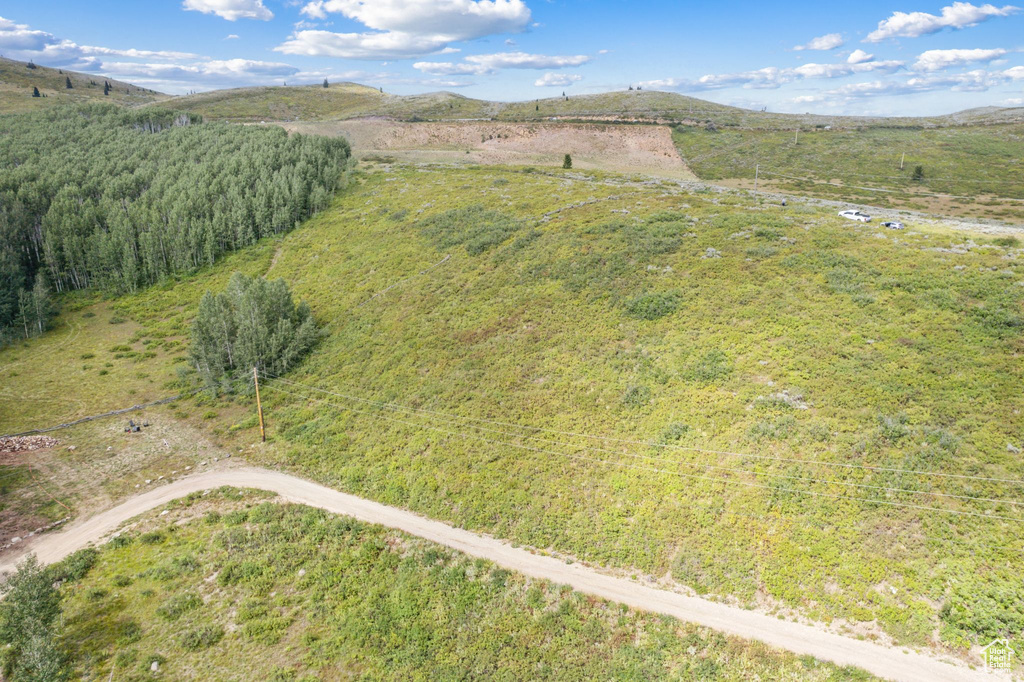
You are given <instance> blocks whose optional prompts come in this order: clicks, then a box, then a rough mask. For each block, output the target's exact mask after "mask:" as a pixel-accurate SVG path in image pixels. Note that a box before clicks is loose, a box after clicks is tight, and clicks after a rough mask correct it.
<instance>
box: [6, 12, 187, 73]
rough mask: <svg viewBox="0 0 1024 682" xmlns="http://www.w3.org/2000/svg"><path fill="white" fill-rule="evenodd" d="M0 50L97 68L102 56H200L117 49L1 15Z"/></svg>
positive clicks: (41, 60) (43, 61) (45, 61)
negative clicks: (81, 43)
mask: <svg viewBox="0 0 1024 682" xmlns="http://www.w3.org/2000/svg"><path fill="white" fill-rule="evenodd" d="M0 51H2V52H3V53H4V55H6V56H7V57H11V58H13V59H20V60H23V61H29V60H32V61H37V62H39V63H41V64H46V65H51V66H64V67H68V68H73V69H78V70H83V71H95V70H98V69H99V68H100V66H101V64H102V61H101V60H100V59H99V58H100V57H129V58H137V59H155V60H161V61H163V60H182V59H198V58H199V55H197V54H192V53H191V52H176V51H172V50H137V49H127V50H122V49H114V48H110V47H99V46H95V45H79V44H78V43H75V42H74V41H71V40H67V39H64V38H58V37H57V36H55V35H53V34H52V33H48V32H46V31H37V30H34V29H32V28H30V27H29V26H28V25H26V24H18V23H16V22H14V21H12V20H10V19H5V18H3V17H0Z"/></svg>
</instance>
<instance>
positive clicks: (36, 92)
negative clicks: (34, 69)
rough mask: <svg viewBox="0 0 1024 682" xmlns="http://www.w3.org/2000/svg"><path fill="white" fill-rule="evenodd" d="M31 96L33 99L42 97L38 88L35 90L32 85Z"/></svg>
mask: <svg viewBox="0 0 1024 682" xmlns="http://www.w3.org/2000/svg"><path fill="white" fill-rule="evenodd" d="M32 96H33V97H41V96H42V95H40V94H39V88H37V87H36V86H34V85H33V86H32Z"/></svg>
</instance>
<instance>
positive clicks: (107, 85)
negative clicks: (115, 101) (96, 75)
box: [103, 81, 110, 97]
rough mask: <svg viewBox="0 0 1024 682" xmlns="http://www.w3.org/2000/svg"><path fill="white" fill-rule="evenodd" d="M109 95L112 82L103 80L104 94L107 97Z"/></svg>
mask: <svg viewBox="0 0 1024 682" xmlns="http://www.w3.org/2000/svg"><path fill="white" fill-rule="evenodd" d="M108 95H110V83H108V82H107V81H103V96H104V97H106V96H108Z"/></svg>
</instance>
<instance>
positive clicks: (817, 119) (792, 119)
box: [172, 83, 1024, 129]
mask: <svg viewBox="0 0 1024 682" xmlns="http://www.w3.org/2000/svg"><path fill="white" fill-rule="evenodd" d="M172 106H173V107H175V108H179V109H184V110H187V111H191V112H194V113H198V114H202V115H203V116H206V117H208V118H214V119H223V120H230V121H329V120H343V119H351V118H366V117H385V118H392V119H397V120H407V121H409V120H412V121H416V120H422V121H452V120H467V119H470V120H472V119H486V120H499V121H542V120H551V119H557V120H614V121H662V122H690V123H707V122H713V123H714V124H715V125H716V126H729V127H741V128H762V129H793V128H796V127H819V128H823V127H826V126H832V127H837V128H854V127H878V126H882V127H945V126H950V125H965V124H990V123H1011V122H1019V121H1024V108H1015V109H1001V108H998V107H985V108H980V109H971V110H968V111H963V112H959V113H955V114H949V115H946V116H931V117H901V118H882V117H868V116H822V115H815V114H776V113H767V112H759V111H751V110H748V109H741V108H738V107H730V106H726V105H723V104H716V103H714V102H709V101H707V100H702V99H697V98H695V97H687V96H685V95H680V94H677V93H674V92H661V91H657V90H626V91H617V92H606V93H601V94H596V95H578V96H569V97H549V98H546V99H537V100H529V101H524V102H491V101H487V100H479V99H473V98H470V97H464V96H462V95H458V94H455V93H451V92H433V93H427V94H422V95H392V94H388V93H384V92H381V91H380V90H379V89H375V88H371V87H367V86H365V85H359V84H357V83H337V84H331V85H330V87H328V88H323V87H321V86H319V85H309V86H306V85H303V86H277V87H256V88H236V89H232V90H215V91H212V92H205V93H200V94H196V95H189V96H185V97H176V98H174V100H173V101H172Z"/></svg>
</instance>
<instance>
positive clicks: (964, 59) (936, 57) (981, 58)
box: [914, 48, 1007, 71]
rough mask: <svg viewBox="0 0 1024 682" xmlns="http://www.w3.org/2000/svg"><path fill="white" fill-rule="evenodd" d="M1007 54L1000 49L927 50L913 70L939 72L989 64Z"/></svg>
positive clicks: (915, 63)
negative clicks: (975, 64) (956, 67)
mask: <svg viewBox="0 0 1024 682" xmlns="http://www.w3.org/2000/svg"><path fill="white" fill-rule="evenodd" d="M1006 53H1007V51H1006V50H1004V49H1002V48H996V49H992V50H983V49H974V50H928V51H927V52H922V53H921V54H920V55H919V56H918V58H917V61H916V62H914V68H915V69H917V70H918V71H940V70H942V69H948V68H949V67H951V66H962V65H964V64H970V63H973V62H990V61H992V60H993V59H998V58H1000V57H1002V56H1004V55H1005V54H1006Z"/></svg>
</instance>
